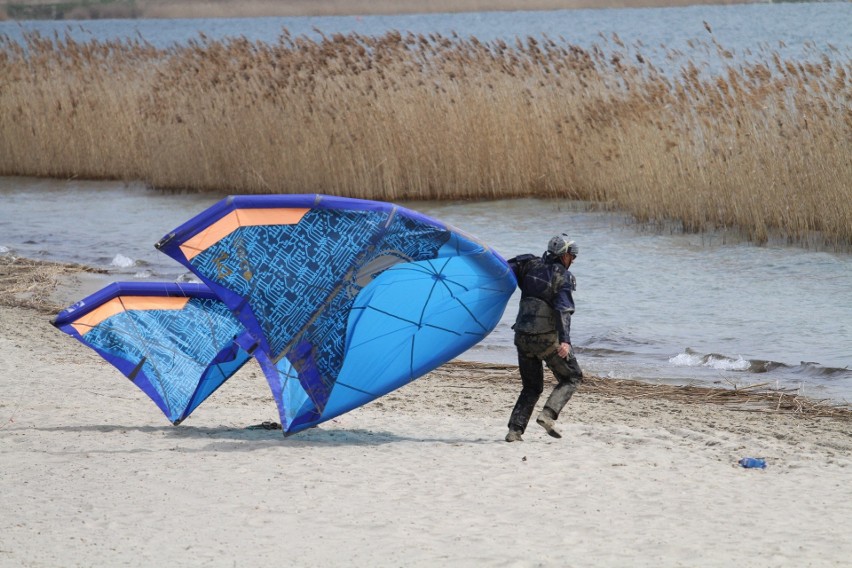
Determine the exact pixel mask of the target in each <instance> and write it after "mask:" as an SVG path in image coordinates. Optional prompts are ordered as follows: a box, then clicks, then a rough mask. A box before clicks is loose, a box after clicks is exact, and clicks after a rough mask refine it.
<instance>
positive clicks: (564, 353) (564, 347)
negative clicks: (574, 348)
mask: <svg viewBox="0 0 852 568" xmlns="http://www.w3.org/2000/svg"><path fill="white" fill-rule="evenodd" d="M556 353H557V354H558V355H559V356H560V357H562V358H563V359H567V358H568V356H569V355H570V354H571V344H570V343H560V344H559V349H558V350H557V351H556Z"/></svg>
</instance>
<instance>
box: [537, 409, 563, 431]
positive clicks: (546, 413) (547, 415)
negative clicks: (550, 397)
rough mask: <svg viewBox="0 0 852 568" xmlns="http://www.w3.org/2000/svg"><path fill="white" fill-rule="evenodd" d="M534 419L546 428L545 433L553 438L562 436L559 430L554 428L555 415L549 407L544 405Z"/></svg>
mask: <svg viewBox="0 0 852 568" xmlns="http://www.w3.org/2000/svg"><path fill="white" fill-rule="evenodd" d="M535 421H536V423H537V424H538V425H539V426H541V427H542V428H544V429H545V430H547V433H548V434H550V435H551V436H553V437H554V438H561V437H562V434H560V433H559V430H557V429H556V415H555V414H554V413H553V411H552V410H550V409H549V408H547V407H544V408H543V409H542V411H541V412H539V413H538V418H536V419H535Z"/></svg>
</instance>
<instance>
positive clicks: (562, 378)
mask: <svg viewBox="0 0 852 568" xmlns="http://www.w3.org/2000/svg"><path fill="white" fill-rule="evenodd" d="M577 252H578V247H577V244H576V243H575V242H574V241H572V240H569V239H568V237H567V236H566V235H565V234H564V233H563V234H561V235H557V236H555V237H553V238H552V239H550V242H549V243H548V244H547V251H546V252H545V253H544V254H543V255H542V256H541V257H536V256H535V255H532V254H523V255H520V256H516V257H514V258H512V259H510V260H509V266H511V267H512V270H513V271H514V273H515V277H516V278H517V280H518V287H519V288H520V289H521V302H520V306H519V308H518V317H517V319H516V320H515V325H513V326H512V329H514V330H515V346H516V347H517V349H518V367H519V370H520V373H521V382H522V384H523V387H522V389H521V394H520V396H518V401H517V402H516V403H515V407H514V409H513V410H512V415H511V417H510V418H509V433H508V434H506V441H507V442H520V441H522V440H523V438H521V435H522V434H523V433H524V431H525V430H526V427H527V424H528V423H529V421H530V417H531V416H532V413H533V410H534V409H535V405H536V402H538V399H539V397H540V396H541V393H542V391H543V390H544V369H543V368H542V362H543V363H545V364H546V365H547V366H548V368H549V369H550V370H551V371H552V372H553V375H554V376H555V377H556V380H557V381H558V383H557V385H556V386H555V387H554V388H553V392H551V394H550V396H549V397H548V398H547V401H546V402H545V403H544V408H543V409H542V410H541V412H540V413H539V415H538V417H537V418H536V422H537V423H538V424H539V425H540V426H542V427H543V428H544V429H545V430H546V431H547V433H548V434H550V435H551V436H553V437H554V438H561V437H562V435H561V434H560V433H559V431H558V430H557V429H556V427H555V422H556V419H557V418H558V417H559V413H560V412H561V411H562V408H563V407H564V406H565V405H566V404H567V403H568V400H569V399H570V398H571V396H572V395H573V394H574V391H576V390H577V387H578V386H579V384H580V382H582V380H583V371H582V370H581V369H580V365H579V364H578V363H577V359H576V357H574V350H573V349H572V347H571V336H570V332H571V314H573V313H574V298H573V295H572V293H573V292H574V290H575V289H576V287H577V284H576V280H575V279H574V275H573V274H571V272H569V271H568V268H570V266H571V263H573V262H574V259H576V258H577Z"/></svg>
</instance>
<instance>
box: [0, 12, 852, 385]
mask: <svg viewBox="0 0 852 568" xmlns="http://www.w3.org/2000/svg"><path fill="white" fill-rule="evenodd" d="M704 22H707V23H709V24H710V26H711V27H712V29H713V34H714V37H715V38H716V39H717V40H718V41H719V43H721V44H722V45H723V46H725V47H726V48H728V49H732V50H734V51H735V52H736V58H735V59H734V60H733V61H734V62H738V61H743V60H747V59H749V57H751V55H750V54H752V55H753V54H754V53H756V52H757V51H758V50H760V49H761V48H763V47H766V48H769V49H771V50H774V51H778V52H779V53H780V54H781V55H782V56H784V57H787V56H789V57H796V58H799V59H816V58H818V57H820V56H821V55H825V56H827V57H835V56H837V55H838V53H839V54H840V55H841V56H842V57H844V58H846V57H848V54H849V51H850V49H852V34H850V33H849V30H850V29H852V3H848V2H826V3H793V4H743V5H731V6H692V7H685V8H648V9H612V10H609V9H607V10H564V11H553V12H524V11H518V12H492V13H467V14H420V15H399V16H364V17H355V16H348V17H322V18H245V19H215V20H214V19H210V20H103V21H86V22H73V23H69V22H41V21H40V22H20V23H19V22H0V35H7V36H9V37H11V38H13V39H20V38H21V37H22V31H23V30H37V31H40V32H41V33H42V34H44V35H48V36H52V35H53V33H54V32H58V33H60V34H64V33H66V32H67V33H69V34H70V35H71V36H72V37H74V38H75V39H77V40H90V39H99V40H107V39H130V38H140V37H141V38H142V39H144V40H146V41H148V42H150V43H152V44H154V45H156V46H159V47H168V46H171V45H180V44H185V43H186V42H187V41H189V40H191V39H197V38H198V34H199V32H203V33H205V34H206V35H207V36H208V37H210V38H213V39H222V38H226V37H239V36H244V37H246V38H248V39H250V40H259V41H266V42H274V41H276V39H277V37H278V36H279V35H280V33H281V31H282V29H284V28H286V29H287V30H288V31H289V32H290V33H291V34H292V35H294V36H298V35H306V36H309V37H314V38H316V37H318V36H317V33H316V31H314V30H315V29H318V30H320V31H322V32H323V33H326V34H332V33H338V32H339V33H350V32H355V33H360V34H365V35H379V34H383V33H385V32H387V31H389V30H398V31H401V32H413V33H422V34H427V35H428V34H430V33H440V34H443V35H445V36H451V35H452V34H453V33H454V32H457V33H458V34H459V35H460V36H462V37H468V36H471V35H473V36H476V37H477V38H479V39H480V40H483V41H489V40H494V39H498V38H501V39H504V40H507V41H513V40H514V38H516V37H521V38H525V37H527V36H536V37H540V36H543V35H547V36H549V37H551V38H555V39H558V38H564V39H565V40H566V41H568V42H570V43H572V44H575V45H580V46H583V47H590V46H591V45H593V44H597V45H602V44H603V48H604V50H605V51H607V50H610V49H619V48H617V46H615V45H614V44H613V43H611V42H609V43H607V41H608V40H605V39H604V38H609V39H611V38H612V37H613V34H617V35H618V36H619V37H620V38H621V39H622V40H623V41H624V42H625V43H626V44H627V46H628V49H630V50H635V49H639V50H641V51H642V52H643V54H644V55H645V56H646V57H647V58H650V59H651V60H652V61H653V62H654V63H655V65H657V66H658V67H661V68H663V69H667V70H668V71H672V70H673V71H676V70H677V67H678V65H679V62H681V61H685V60H691V61H692V62H693V63H695V64H696V65H698V66H699V67H701V68H703V69H705V70H708V71H710V72H713V71H714V70H716V69H717V68H718V66H719V65H720V62H719V61H718V59H717V56H716V54H715V52H714V51H712V50H707V49H706V47H704V46H700V45H699V46H696V47H692V46H691V45H690V40H694V39H699V40H703V41H707V40H709V39H710V36H709V35H708V34H707V31H706V30H705V28H704ZM640 45H641V47H638V46H640ZM661 46H665V48H663V47H661ZM671 49H675V50H678V51H680V52H681V56H680V59H678V58H674V59H673V60H671V61H670V60H668V59H667V58H666V53H667V51H668V50H671ZM666 65H668V66H669V67H668V68H666ZM221 197H223V196H221V195H211V194H205V195H197V194H168V195H166V194H162V193H158V192H155V191H152V190H148V189H146V188H145V187H144V186H142V185H141V184H129V185H127V184H122V183H115V182H104V183H86V182H76V181H70V182H58V181H53V180H31V179H21V178H0V254H17V255H22V256H27V257H33V258H42V259H54V260H63V261H72V262H79V263H83V264H88V265H92V266H96V267H101V268H108V269H109V270H110V271H111V272H112V276H113V277H114V278H115V279H116V280H126V279H155V280H175V279H178V278H183V277H185V276H186V275H185V273H184V271H183V269H182V267H180V266H179V265H177V264H176V263H174V262H173V261H171V260H170V259H169V258H167V257H165V256H164V255H162V254H160V253H158V252H157V251H156V250H155V249H154V247H153V243H154V242H156V241H157V240H159V238H160V237H162V236H163V235H164V234H165V233H166V232H168V231H169V230H171V229H173V228H175V227H177V226H178V225H180V224H181V223H182V222H183V221H185V220H186V219H187V218H189V217H191V216H192V215H194V214H196V213H198V212H199V211H201V210H203V209H204V208H206V207H207V206H209V205H210V204H212V203H213V202H215V201H216V200H218V199H219V198H221ZM406 205H407V206H409V207H411V208H413V209H417V210H420V211H422V212H424V213H426V214H429V215H432V216H434V217H437V218H439V219H442V220H444V221H446V222H449V223H451V224H453V225H455V226H458V227H460V228H462V229H464V230H466V231H468V232H470V233H472V234H475V235H477V236H479V237H480V238H481V239H483V240H484V241H486V242H488V243H490V244H491V245H492V246H494V247H495V249H496V250H497V251H499V252H500V253H501V254H503V255H504V256H506V257H510V256H513V255H515V254H520V253H526V252H534V253H539V252H541V251H542V249H543V248H544V246H545V243H546V242H547V239H548V238H549V237H550V236H551V235H552V234H554V233H560V232H563V231H565V232H568V233H569V234H571V235H572V236H573V237H574V238H576V239H577V241H578V242H579V243H580V246H581V254H580V256H579V258H578V260H577V262H576V264H575V265H574V267H573V271H574V273H575V274H576V276H577V279H578V283H579V289H578V291H577V295H576V301H577V305H578V311H577V314H576V316H575V317H574V320H573V322H574V323H573V333H572V336H573V340H574V343H575V345H576V347H577V351H578V356H579V357H580V361H581V364H582V365H583V367H584V368H585V369H586V370H587V371H588V372H590V373H594V374H598V375H603V376H608V377H616V378H631V379H640V380H651V381H662V382H672V383H683V382H684V381H696V382H700V383H710V384H712V383H717V382H721V383H723V384H754V383H770V384H771V385H778V386H781V387H789V388H800V387H801V388H802V389H803V391H804V394H806V395H809V396H812V397H815V398H830V399H832V400H836V401H843V400H846V401H849V400H852V371H850V367H852V255H848V254H832V253H826V252H812V251H807V250H801V249H795V248H792V249H791V248H783V247H771V246H768V247H754V246H751V245H749V244H747V243H742V242H738V241H737V240H736V239H730V238H729V237H723V236H696V235H679V234H660V233H658V232H654V231H649V230H647V229H644V228H642V227H637V226H634V225H633V224H632V223H631V222H630V220H629V219H627V218H625V217H621V216H617V215H611V214H605V213H596V212H591V211H588V210H585V209H584V208H583V207H582V206H581V205H580V204H571V203H565V202H561V203H558V202H554V201H540V200H521V201H501V202H491V203H411V204H406ZM516 309H517V298H514V299H513V300H512V301H511V302H510V304H509V307H508V309H507V312H506V316H505V317H504V319H503V321H502V322H501V323H500V325H499V326H498V328H497V329H496V330H495V332H494V333H493V334H492V335H491V336H489V337H488V338H487V339H486V340H485V341H484V342H482V343H481V344H480V345H478V346H477V347H475V348H474V349H472V350H471V351H470V352H468V353H467V354H466V355H465V357H466V358H469V359H473V360H486V361H497V362H514V357H515V355H514V348H513V346H512V335H511V330H510V324H511V322H512V320H513V319H514V315H515V311H516Z"/></svg>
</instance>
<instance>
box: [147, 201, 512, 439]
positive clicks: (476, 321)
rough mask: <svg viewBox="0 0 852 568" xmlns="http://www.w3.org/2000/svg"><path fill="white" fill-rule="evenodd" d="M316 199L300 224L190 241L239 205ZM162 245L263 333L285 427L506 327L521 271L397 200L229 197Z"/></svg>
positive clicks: (264, 355)
mask: <svg viewBox="0 0 852 568" xmlns="http://www.w3.org/2000/svg"><path fill="white" fill-rule="evenodd" d="M241 207H244V208H263V207H266V208H273V207H274V208H281V207H284V208H286V207H290V208H295V207H307V208H308V209H309V211H308V212H307V213H306V214H305V215H304V216H303V217H302V218H301V220H300V221H299V222H298V223H295V224H291V225H274V224H273V225H260V226H240V227H239V228H237V229H236V230H234V231H233V232H231V233H230V234H228V235H226V236H224V237H222V238H221V239H220V240H219V241H218V242H215V243H212V244H210V245H209V247H208V248H206V249H205V250H203V251H202V252H200V253H198V254H197V255H195V256H194V257H192V258H191V259H188V258H187V257H186V256H184V252H183V250H182V249H181V248H180V245H181V244H182V243H184V242H186V241H187V240H189V239H191V238H192V237H193V236H195V235H197V234H199V233H201V232H203V231H206V230H207V228H208V227H209V226H211V225H212V224H214V223H215V222H216V221H218V220H219V219H221V218H223V217H224V216H225V215H228V214H229V213H230V212H231V211H239V209H240V208H241ZM158 248H160V250H162V251H163V252H165V253H166V254H169V255H171V256H173V257H174V258H176V259H177V260H179V261H180V262H182V263H184V264H185V265H186V266H187V267H189V268H190V269H191V270H192V271H193V272H195V273H196V274H197V275H198V276H199V277H200V278H201V279H202V280H203V281H204V282H205V283H207V284H208V285H209V286H210V287H211V289H212V290H213V291H214V292H216V294H217V295H218V296H219V297H220V298H221V299H222V300H223V301H224V302H225V304H226V305H227V306H228V307H229V308H230V309H231V310H232V311H233V312H234V314H235V315H236V316H237V318H238V319H239V320H240V321H241V322H242V323H243V325H245V327H246V329H247V330H248V332H249V333H251V334H252V335H253V336H254V337H255V338H256V339H257V340H258V342H259V345H260V347H259V349H258V350H257V351H256V352H255V356H256V357H257V359H258V361H259V363H260V365H261V367H262V369H263V370H264V373H265V374H266V376H267V379H268V381H269V383H270V387H271V388H272V391H273V395H274V396H275V399H276V402H277V403H278V405H279V412H280V415H281V418H282V424H283V425H284V429H285V431H286V432H295V431H298V430H301V429H303V428H307V427H309V426H311V425H314V424H317V423H319V422H322V421H324V420H328V419H329V418H332V417H333V416H337V415H339V414H341V413H342V412H346V411H347V410H350V409H352V408H355V407H357V406H359V405H361V404H364V403H365V402H368V401H369V400H372V399H374V398H376V397H377V396H381V395H382V394H385V393H387V392H389V391H391V390H393V389H395V388H398V387H399V386H402V385H403V384H405V383H407V382H409V381H411V380H413V379H414V378H416V377H418V376H420V375H422V374H423V373H426V372H428V371H430V370H432V369H434V368H436V367H437V366H439V365H441V364H442V363H444V362H446V361H447V360H449V359H451V358H452V357H455V356H456V355H458V354H459V353H461V352H463V351H464V350H466V349H468V348H469V347H470V346H471V345H473V344H475V343H476V342H478V341H479V340H481V339H482V338H483V337H485V335H487V334H488V333H489V332H490V331H491V330H492V329H493V328H494V326H496V324H497V322H498V321H499V319H500V316H501V315H502V313H503V310H504V308H505V305H506V302H507V301H508V299H509V297H510V296H511V294H512V292H513V291H514V289H515V280H514V276H513V275H512V273H511V271H510V270H509V268H508V265H507V264H506V262H505V261H504V260H503V259H502V258H500V257H499V256H498V255H496V254H495V253H494V252H493V251H491V250H490V249H488V248H487V247H485V246H483V245H482V244H480V243H477V242H475V241H474V240H472V239H471V238H469V237H467V236H464V235H462V234H460V233H458V232H455V231H453V230H452V229H450V228H448V227H446V226H444V225H443V224H442V223H440V222H437V221H435V220H432V219H429V218H427V217H425V216H423V215H420V214H417V213H414V212H411V211H408V210H406V209H404V208H401V207H397V206H393V205H391V204H387V203H380V202H368V201H361V200H347V199H343V198H325V197H324V196H263V197H253V198H249V197H236V198H229V199H227V200H225V201H223V202H220V203H219V204H217V205H216V206H214V207H212V208H211V209H210V210H209V211H208V212H205V213H202V214H201V215H199V216H198V217H197V218H196V219H193V220H191V221H190V222H188V223H187V224H185V225H184V226H182V227H180V228H178V229H177V230H175V232H174V233H172V234H170V235H168V236H167V237H166V238H164V239H163V241H161V242H160V243H159V244H158Z"/></svg>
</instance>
